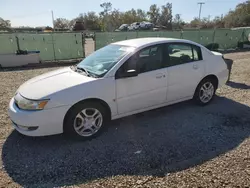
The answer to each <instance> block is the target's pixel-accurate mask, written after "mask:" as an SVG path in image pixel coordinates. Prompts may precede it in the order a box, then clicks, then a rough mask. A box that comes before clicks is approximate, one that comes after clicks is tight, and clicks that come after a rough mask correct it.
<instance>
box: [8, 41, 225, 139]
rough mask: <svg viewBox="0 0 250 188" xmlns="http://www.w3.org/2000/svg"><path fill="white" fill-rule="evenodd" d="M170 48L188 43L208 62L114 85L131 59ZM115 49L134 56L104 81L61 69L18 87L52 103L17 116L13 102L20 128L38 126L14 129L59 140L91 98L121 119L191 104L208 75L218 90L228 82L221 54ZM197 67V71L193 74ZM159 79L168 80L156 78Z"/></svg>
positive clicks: (142, 45)
mask: <svg viewBox="0 0 250 188" xmlns="http://www.w3.org/2000/svg"><path fill="white" fill-rule="evenodd" d="M167 42H186V43H190V44H194V45H197V46H200V47H201V49H202V54H203V59H204V60H203V61H200V62H194V63H187V64H183V65H178V66H173V67H168V68H164V69H161V70H156V71H151V72H147V73H142V74H139V75H138V76H137V77H131V78H124V79H118V80H115V78H114V75H115V73H116V71H117V70H118V69H119V67H120V66H121V65H122V64H123V63H124V62H125V61H126V60H127V59H128V58H129V57H130V56H131V55H133V53H136V52H137V51H139V50H140V49H142V48H145V47H148V46H150V45H155V44H162V43H167ZM116 44H121V45H131V46H135V47H136V50H135V51H134V52H133V53H130V54H128V55H127V56H125V57H124V58H123V59H121V60H120V61H119V62H118V63H117V64H116V65H115V66H114V67H113V68H112V69H111V70H110V71H109V72H108V73H107V74H106V75H105V76H104V77H103V78H91V77H87V76H84V75H82V74H79V73H76V72H74V71H72V70H71V69H70V68H63V69H59V70H56V71H52V72H50V73H47V74H43V75H41V76H38V77H35V78H33V79H31V80H29V81H28V82H26V83H24V84H23V85H22V86H20V88H19V89H18V92H20V93H21V94H22V95H23V96H24V97H26V98H29V99H37V100H39V99H44V98H47V99H50V100H49V102H48V104H47V105H46V107H45V109H44V110H41V111H24V110H19V109H18V108H17V107H16V106H15V104H14V103H13V99H12V100H11V101H10V105H9V116H10V118H11V119H12V120H13V121H14V122H16V123H17V124H20V125H28V126H39V128H38V129H37V130H35V131H22V130H20V129H18V128H16V129H17V130H18V131H19V132H21V133H22V134H25V135H29V136H44V135H51V134H59V133H62V131H63V119H64V117H65V115H66V113H67V111H68V110H69V109H70V107H72V106H73V105H74V104H76V103H78V102H79V101H82V100H86V99H93V98H94V99H100V100H103V101H104V102H106V103H107V104H108V106H109V107H110V109H111V116H112V117H111V118H112V119H117V118H121V117H124V116H128V115H132V114H135V113H140V112H143V111H146V110H152V109H154V108H159V107H162V106H166V105H170V104H174V103H177V102H181V101H185V100H189V99H191V98H192V96H193V93H194V91H195V88H196V86H197V85H198V83H199V82H200V81H201V80H202V79H203V78H204V77H205V76H207V75H211V74H212V75H216V76H217V77H218V79H219V86H221V85H222V84H223V83H224V82H225V81H226V80H227V77H228V71H227V67H226V64H225V62H224V60H223V59H222V56H221V54H218V53H212V52H210V51H208V50H207V49H206V48H204V47H202V46H201V45H198V44H196V43H194V42H189V41H186V40H180V39H165V38H152V39H148V38H147V39H135V40H127V41H122V42H118V43H116ZM194 65H195V66H197V67H198V68H197V67H196V68H194ZM203 65H204V66H203ZM159 74H160V75H159ZM161 75H165V77H163V78H157V77H158V76H161ZM118 112H119V113H118Z"/></svg>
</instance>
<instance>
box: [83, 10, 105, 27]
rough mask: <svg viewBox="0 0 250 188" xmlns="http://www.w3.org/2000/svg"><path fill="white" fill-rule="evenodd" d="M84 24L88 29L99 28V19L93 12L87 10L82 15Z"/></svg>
mask: <svg viewBox="0 0 250 188" xmlns="http://www.w3.org/2000/svg"><path fill="white" fill-rule="evenodd" d="M83 22H84V26H85V28H86V29H88V30H100V29H101V27H100V19H99V17H98V15H96V13H95V12H93V11H92V12H88V13H87V14H84V16H83Z"/></svg>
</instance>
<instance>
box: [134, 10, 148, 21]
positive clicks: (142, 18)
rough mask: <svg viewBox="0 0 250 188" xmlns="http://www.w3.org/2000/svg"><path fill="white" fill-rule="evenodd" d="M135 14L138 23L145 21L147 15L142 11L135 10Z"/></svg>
mask: <svg viewBox="0 0 250 188" xmlns="http://www.w3.org/2000/svg"><path fill="white" fill-rule="evenodd" d="M136 14H137V15H136V17H137V19H138V21H139V22H141V21H146V20H147V13H146V12H145V11H144V10H142V9H137V10H136Z"/></svg>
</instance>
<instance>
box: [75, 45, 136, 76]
mask: <svg viewBox="0 0 250 188" xmlns="http://www.w3.org/2000/svg"><path fill="white" fill-rule="evenodd" d="M134 50H135V48H134V47H130V46H122V45H116V44H110V45H107V46H105V47H103V48H101V49H99V50H97V51H95V52H94V53H92V54H91V55H89V56H88V57H86V58H85V59H83V60H82V61H81V62H80V63H79V64H78V65H77V68H83V69H85V70H87V71H88V72H89V73H90V74H92V75H95V76H97V77H102V76H104V75H105V74H106V73H107V72H108V71H109V70H110V69H111V68H112V67H113V66H114V65H115V64H116V63H117V62H118V61H119V60H121V59H122V58H123V57H124V56H125V55H127V54H128V53H130V52H132V51H134Z"/></svg>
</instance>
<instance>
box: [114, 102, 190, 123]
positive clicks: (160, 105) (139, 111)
mask: <svg viewBox="0 0 250 188" xmlns="http://www.w3.org/2000/svg"><path fill="white" fill-rule="evenodd" d="M192 98H193V97H186V98H183V99H179V100H176V101H171V102H165V103H161V104H158V105H154V106H150V107H147V108H142V109H139V110H135V111H130V112H128V113H125V114H120V115H116V116H113V117H112V120H115V119H119V118H122V117H126V116H130V115H133V114H138V113H141V112H146V111H149V110H153V109H157V108H161V107H164V106H168V105H172V104H175V103H179V102H183V101H187V100H190V99H192Z"/></svg>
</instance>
